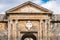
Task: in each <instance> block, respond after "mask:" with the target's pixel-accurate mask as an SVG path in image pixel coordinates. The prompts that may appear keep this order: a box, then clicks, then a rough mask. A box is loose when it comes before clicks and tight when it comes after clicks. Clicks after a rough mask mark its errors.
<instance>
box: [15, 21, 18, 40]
mask: <svg viewBox="0 0 60 40" xmlns="http://www.w3.org/2000/svg"><path fill="white" fill-rule="evenodd" d="M15 40H18V21H17V20H16V21H15Z"/></svg>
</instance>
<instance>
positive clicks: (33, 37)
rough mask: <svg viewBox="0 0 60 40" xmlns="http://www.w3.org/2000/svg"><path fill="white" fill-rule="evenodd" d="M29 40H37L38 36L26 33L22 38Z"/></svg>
mask: <svg viewBox="0 0 60 40" xmlns="http://www.w3.org/2000/svg"><path fill="white" fill-rule="evenodd" d="M28 38H30V39H32V40H36V36H35V35H33V34H32V33H26V34H24V35H23V36H22V38H21V40H25V39H28Z"/></svg>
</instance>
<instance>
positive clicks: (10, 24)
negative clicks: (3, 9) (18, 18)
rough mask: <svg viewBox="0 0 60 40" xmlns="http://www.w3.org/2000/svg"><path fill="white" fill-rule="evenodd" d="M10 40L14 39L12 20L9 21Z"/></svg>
mask: <svg viewBox="0 0 60 40" xmlns="http://www.w3.org/2000/svg"><path fill="white" fill-rule="evenodd" d="M8 40H12V20H10V21H8Z"/></svg>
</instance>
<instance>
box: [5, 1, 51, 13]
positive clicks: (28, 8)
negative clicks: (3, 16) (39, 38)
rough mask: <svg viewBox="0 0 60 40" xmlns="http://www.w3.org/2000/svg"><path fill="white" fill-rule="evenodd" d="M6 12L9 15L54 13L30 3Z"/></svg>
mask: <svg viewBox="0 0 60 40" xmlns="http://www.w3.org/2000/svg"><path fill="white" fill-rule="evenodd" d="M6 12H7V13H46V12H50V13H51V12H52V11H50V10H48V9H46V8H43V7H41V6H39V5H37V4H35V3H33V2H30V1H28V2H25V3H23V4H21V5H19V6H17V7H14V8H12V9H10V10H8V11H6Z"/></svg>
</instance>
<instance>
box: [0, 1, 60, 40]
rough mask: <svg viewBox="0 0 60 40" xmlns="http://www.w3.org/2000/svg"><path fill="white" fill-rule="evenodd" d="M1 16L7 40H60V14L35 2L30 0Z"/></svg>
mask: <svg viewBox="0 0 60 40" xmlns="http://www.w3.org/2000/svg"><path fill="white" fill-rule="evenodd" d="M0 16H1V17H0V19H1V20H0V29H1V30H2V32H4V35H7V40H32V39H33V40H59V37H60V33H59V30H58V29H59V23H60V20H56V17H59V16H58V15H56V14H53V12H52V11H50V10H48V9H46V8H43V7H41V6H39V5H37V4H35V3H32V2H30V1H28V2H26V3H23V4H21V5H19V6H17V7H15V8H12V9H10V10H7V11H6V14H2V15H0ZM27 24H28V25H27ZM57 25H58V26H57ZM29 27H30V28H29ZM3 38H4V37H3Z"/></svg>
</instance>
